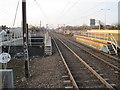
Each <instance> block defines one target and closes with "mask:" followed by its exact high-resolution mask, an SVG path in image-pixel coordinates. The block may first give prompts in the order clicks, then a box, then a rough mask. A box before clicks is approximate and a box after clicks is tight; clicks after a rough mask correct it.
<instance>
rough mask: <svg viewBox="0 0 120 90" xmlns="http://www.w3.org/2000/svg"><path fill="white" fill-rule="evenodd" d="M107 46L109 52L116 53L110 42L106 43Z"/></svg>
mask: <svg viewBox="0 0 120 90" xmlns="http://www.w3.org/2000/svg"><path fill="white" fill-rule="evenodd" d="M107 47H108V51H109V54H111V55H116V52H115V50H114V48H113V47H114V46H113V45H112V44H111V43H108V45H107Z"/></svg>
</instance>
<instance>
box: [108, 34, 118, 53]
mask: <svg viewBox="0 0 120 90" xmlns="http://www.w3.org/2000/svg"><path fill="white" fill-rule="evenodd" d="M109 40H110V42H108V45H107V47H108V51H109V54H112V55H118V48H119V46H118V43H117V41H116V40H115V38H114V36H113V35H112V34H111V33H109Z"/></svg>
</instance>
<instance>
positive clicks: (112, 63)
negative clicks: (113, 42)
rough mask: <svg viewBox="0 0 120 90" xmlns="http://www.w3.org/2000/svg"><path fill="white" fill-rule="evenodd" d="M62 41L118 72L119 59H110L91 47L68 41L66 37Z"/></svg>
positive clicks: (110, 57)
mask: <svg viewBox="0 0 120 90" xmlns="http://www.w3.org/2000/svg"><path fill="white" fill-rule="evenodd" d="M64 41H68V42H69V43H71V44H73V45H75V46H76V47H78V48H80V49H82V50H83V51H84V52H86V53H88V54H90V55H91V56H93V57H95V58H97V59H99V60H100V61H102V62H104V63H106V64H107V65H109V66H110V67H112V68H113V69H115V70H117V71H119V72H120V68H119V65H120V59H118V58H115V57H112V56H110V55H108V54H105V53H103V52H100V51H97V50H95V49H93V48H91V47H87V46H84V45H83V44H80V43H77V42H76V41H73V40H70V39H66V37H65V38H64Z"/></svg>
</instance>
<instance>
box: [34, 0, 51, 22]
mask: <svg viewBox="0 0 120 90" xmlns="http://www.w3.org/2000/svg"><path fill="white" fill-rule="evenodd" d="M34 2H35V3H36V5H37V6H38V7H39V9H40V11H41V12H42V13H43V16H45V18H46V19H47V20H49V19H48V17H47V15H46V14H45V12H44V10H43V9H42V7H41V6H40V5H39V3H38V2H37V1H36V0H34Z"/></svg>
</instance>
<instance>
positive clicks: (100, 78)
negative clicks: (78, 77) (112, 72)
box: [58, 39, 114, 90]
mask: <svg viewBox="0 0 120 90" xmlns="http://www.w3.org/2000/svg"><path fill="white" fill-rule="evenodd" d="M58 40H59V41H60V42H61V43H62V44H63V45H64V46H65V47H66V48H67V49H68V50H69V51H71V52H72V53H73V54H74V55H75V56H76V57H77V58H78V60H79V61H80V62H82V63H83V64H84V65H85V66H86V67H87V68H88V69H89V70H90V71H91V72H92V73H93V74H94V75H95V76H96V77H97V78H98V79H99V80H100V81H101V82H102V83H103V84H104V85H105V86H106V87H107V88H109V89H112V90H114V88H113V87H112V86H111V85H110V84H109V83H108V82H107V81H106V80H104V79H103V78H102V77H101V76H100V75H99V74H98V73H97V72H96V71H95V70H93V69H92V68H91V67H90V66H89V65H88V64H87V63H86V62H85V61H83V60H82V59H81V58H80V57H79V56H78V55H77V54H76V53H75V52H74V51H73V50H72V49H71V48H69V47H68V46H67V45H66V44H65V43H64V42H63V41H61V40H60V39H58Z"/></svg>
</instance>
